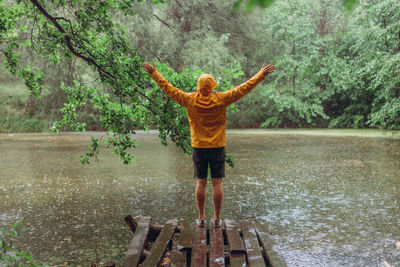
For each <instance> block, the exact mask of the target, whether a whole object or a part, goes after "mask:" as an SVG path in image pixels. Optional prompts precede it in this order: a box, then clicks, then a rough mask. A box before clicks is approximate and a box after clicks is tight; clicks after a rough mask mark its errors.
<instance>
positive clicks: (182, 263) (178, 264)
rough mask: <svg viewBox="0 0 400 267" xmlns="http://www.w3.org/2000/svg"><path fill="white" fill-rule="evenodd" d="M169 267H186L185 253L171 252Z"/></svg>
mask: <svg viewBox="0 0 400 267" xmlns="http://www.w3.org/2000/svg"><path fill="white" fill-rule="evenodd" d="M171 266H172V267H186V266H187V261H186V252H180V251H174V252H172V259H171Z"/></svg>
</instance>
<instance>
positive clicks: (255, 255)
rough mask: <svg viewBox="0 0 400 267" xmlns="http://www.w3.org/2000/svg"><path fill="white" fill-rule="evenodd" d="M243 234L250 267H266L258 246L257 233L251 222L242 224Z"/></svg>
mask: <svg viewBox="0 0 400 267" xmlns="http://www.w3.org/2000/svg"><path fill="white" fill-rule="evenodd" d="M242 234H243V240H244V245H245V248H246V252H247V263H248V266H251V267H256V266H260V267H261V266H265V265H266V264H265V261H264V257H263V255H262V253H261V249H260V246H259V244H258V238H257V232H256V229H255V227H254V225H253V224H252V223H251V222H249V221H244V222H242Z"/></svg>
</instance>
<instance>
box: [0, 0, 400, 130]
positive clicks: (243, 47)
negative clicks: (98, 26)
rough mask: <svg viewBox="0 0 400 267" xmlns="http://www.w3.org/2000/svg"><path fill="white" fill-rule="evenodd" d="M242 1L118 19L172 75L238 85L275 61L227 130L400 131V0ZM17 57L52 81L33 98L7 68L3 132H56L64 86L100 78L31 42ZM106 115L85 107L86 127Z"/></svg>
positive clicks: (170, 5) (177, 5)
mask: <svg viewBox="0 0 400 267" xmlns="http://www.w3.org/2000/svg"><path fill="white" fill-rule="evenodd" d="M235 2H236V1H211V0H186V1H182V0H168V1H165V3H157V4H153V3H149V2H139V3H137V2H134V6H133V9H134V11H135V12H134V14H133V15H132V16H129V17H124V16H116V17H114V18H113V19H114V20H116V21H115V22H116V23H118V24H119V25H122V26H123V27H124V30H125V32H126V36H127V39H128V41H129V43H131V44H132V47H134V48H136V50H137V53H138V54H139V55H140V56H141V57H142V58H144V59H145V60H146V61H150V62H156V66H157V68H158V69H159V70H160V72H161V73H162V74H165V76H166V77H168V78H170V79H172V81H174V80H175V81H179V80H180V79H181V78H182V77H183V76H185V77H187V74H188V73H192V74H193V73H194V75H193V76H194V77H196V75H197V73H201V72H206V73H211V74H212V75H213V76H214V77H215V78H216V80H217V81H218V82H220V83H222V82H223V81H224V80H225V81H229V85H232V86H233V85H234V84H239V83H242V82H244V81H245V80H246V79H248V78H250V77H251V76H252V75H253V74H255V73H256V72H257V71H258V70H259V68H260V66H261V65H262V64H263V63H267V64H268V63H273V64H275V65H276V70H275V73H274V74H273V75H270V76H269V77H268V78H267V79H266V81H264V82H263V83H262V84H260V85H259V86H258V87H257V88H256V89H255V90H254V91H253V92H252V93H251V94H249V95H247V96H246V97H245V98H243V99H242V100H240V101H239V102H238V103H237V104H236V105H235V107H234V108H232V109H230V110H229V114H228V127H231V128H258V127H264V128H278V127H330V128H342V127H343V128H344V127H345V128H384V129H400V68H399V62H400V23H399V21H400V2H399V1H398V0H379V1H375V0H368V1H359V2H358V3H357V5H356V6H355V7H354V9H353V10H352V11H347V10H346V9H345V8H344V6H343V2H342V1H341V0H335V1H331V0H285V1H283V0H277V1H274V2H273V3H272V4H271V5H270V6H269V7H268V8H265V9H262V8H255V9H253V10H252V11H251V12H247V11H246V8H245V7H244V6H243V7H239V8H238V9H235V8H234V6H235ZM28 28H29V27H28ZM26 38H27V39H28V38H29V37H28V35H27V37H26ZM18 57H19V60H20V62H29V64H32V65H40V66H41V68H42V70H43V71H44V75H43V77H44V78H43V86H42V87H41V90H40V92H39V94H38V95H39V97H36V96H35V95H33V94H30V93H29V91H28V90H27V89H26V87H25V85H24V84H23V82H21V81H20V80H19V78H18V77H16V76H14V75H12V74H10V73H9V72H8V71H6V69H7V68H9V66H7V64H1V67H0V95H1V97H0V132H39V131H48V130H49V129H50V128H52V127H53V125H54V123H55V122H57V121H59V120H61V119H62V114H61V112H60V109H61V108H63V107H64V103H65V102H66V101H67V97H68V96H67V93H66V92H65V90H63V89H62V86H61V84H62V83H63V84H66V85H73V84H74V80H77V81H80V82H81V83H82V84H84V83H87V84H93V85H95V83H96V75H95V73H94V72H93V70H91V69H90V68H89V67H88V66H87V64H86V63H85V62H84V61H82V60H80V59H79V58H68V59H66V58H63V57H60V58H58V60H57V61H56V63H54V61H49V60H47V59H46V58H43V57H39V56H37V54H36V53H35V51H34V50H25V49H23V48H22V47H21V48H20V53H19V55H18ZM0 59H1V62H3V61H4V53H1V54H0ZM4 62H5V61H4ZM4 65H5V66H4ZM171 77H172V78H171ZM194 82H195V81H194ZM194 84H195V83H194ZM175 85H176V86H177V87H179V82H178V83H177V84H175ZM194 89H195V88H193V90H194ZM97 112H98V111H96V109H94V108H93V107H91V106H90V105H87V106H85V107H84V109H82V110H81V111H80V113H79V116H80V119H81V120H82V121H84V122H85V123H86V129H87V130H102V129H103V127H102V125H101V123H100V122H99V114H97ZM65 129H66V130H69V129H68V127H66V128H65Z"/></svg>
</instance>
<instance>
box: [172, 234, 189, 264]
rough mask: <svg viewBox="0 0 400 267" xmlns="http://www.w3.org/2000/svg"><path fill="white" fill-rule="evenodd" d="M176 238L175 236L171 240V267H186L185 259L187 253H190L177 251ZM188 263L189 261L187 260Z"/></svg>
mask: <svg viewBox="0 0 400 267" xmlns="http://www.w3.org/2000/svg"><path fill="white" fill-rule="evenodd" d="M177 240H178V238H177V236H176V235H175V236H174V237H173V238H172V250H171V253H172V257H171V267H187V266H189V265H188V263H187V257H188V256H189V257H190V255H187V253H190V251H180V250H179V249H178V242H177ZM189 262H190V260H189Z"/></svg>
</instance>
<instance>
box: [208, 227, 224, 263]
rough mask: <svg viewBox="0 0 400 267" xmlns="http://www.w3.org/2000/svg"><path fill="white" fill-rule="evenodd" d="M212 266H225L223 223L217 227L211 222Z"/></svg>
mask: <svg viewBox="0 0 400 267" xmlns="http://www.w3.org/2000/svg"><path fill="white" fill-rule="evenodd" d="M209 258H210V264H209V266H210V267H220V266H225V255H224V237H223V234H222V225H221V226H220V227H215V226H214V223H210V257H209Z"/></svg>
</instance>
